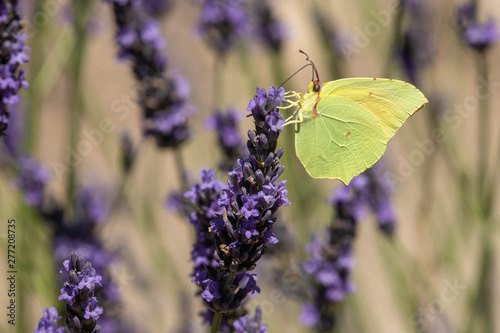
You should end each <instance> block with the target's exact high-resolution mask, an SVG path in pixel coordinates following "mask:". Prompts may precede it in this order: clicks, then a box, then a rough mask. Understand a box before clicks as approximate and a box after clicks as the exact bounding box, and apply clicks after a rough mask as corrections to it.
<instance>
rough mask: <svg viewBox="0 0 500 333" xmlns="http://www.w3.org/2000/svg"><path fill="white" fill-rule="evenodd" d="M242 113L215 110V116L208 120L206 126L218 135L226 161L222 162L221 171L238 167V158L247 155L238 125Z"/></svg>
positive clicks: (234, 110) (229, 110)
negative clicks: (236, 163)
mask: <svg viewBox="0 0 500 333" xmlns="http://www.w3.org/2000/svg"><path fill="white" fill-rule="evenodd" d="M240 118H241V113H240V111H239V110H237V109H234V108H230V109H228V110H227V113H223V112H222V111H220V110H215V112H214V114H213V115H212V116H211V117H210V118H208V119H207V121H206V122H205V126H206V127H207V128H208V129H210V130H213V131H215V132H216V133H217V137H218V141H219V146H220V147H221V148H222V151H223V152H224V159H223V161H222V162H221V165H220V168H221V170H232V169H233V168H234V167H235V166H236V165H235V162H236V160H237V159H238V157H240V156H243V154H245V153H247V151H246V146H245V145H244V143H243V139H242V137H241V134H240V131H239V130H238V123H239V122H240Z"/></svg>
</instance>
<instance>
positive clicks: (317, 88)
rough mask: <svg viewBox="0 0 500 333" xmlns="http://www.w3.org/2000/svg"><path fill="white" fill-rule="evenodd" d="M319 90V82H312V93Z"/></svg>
mask: <svg viewBox="0 0 500 333" xmlns="http://www.w3.org/2000/svg"><path fill="white" fill-rule="evenodd" d="M320 90H321V85H320V84H319V82H318V81H316V82H314V85H313V91H314V92H319V91H320Z"/></svg>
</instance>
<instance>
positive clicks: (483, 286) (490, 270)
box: [466, 228, 495, 332]
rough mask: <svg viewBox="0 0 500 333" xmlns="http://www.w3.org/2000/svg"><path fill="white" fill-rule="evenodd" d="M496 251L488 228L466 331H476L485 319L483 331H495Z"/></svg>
mask: <svg viewBox="0 0 500 333" xmlns="http://www.w3.org/2000/svg"><path fill="white" fill-rule="evenodd" d="M493 256H494V251H493V246H492V244H491V232H489V231H488V230H487V228H484V229H483V233H482V249H481V264H480V265H481V266H480V267H479V282H478V286H477V289H476V290H475V292H474V294H473V300H472V302H471V303H470V310H469V317H468V323H467V326H466V327H467V330H466V332H474V331H475V329H477V323H478V322H481V319H482V320H483V322H482V323H483V325H484V326H483V327H482V329H481V331H482V332H495V318H494V311H493V302H494V299H493V297H492V294H491V292H492V290H493V281H494V279H493V274H494V270H495V268H494V257H493Z"/></svg>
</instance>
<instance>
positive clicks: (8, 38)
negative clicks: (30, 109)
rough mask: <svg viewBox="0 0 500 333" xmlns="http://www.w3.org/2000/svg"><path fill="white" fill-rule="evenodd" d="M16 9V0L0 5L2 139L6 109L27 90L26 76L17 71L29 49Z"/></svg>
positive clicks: (0, 113)
mask: <svg viewBox="0 0 500 333" xmlns="http://www.w3.org/2000/svg"><path fill="white" fill-rule="evenodd" d="M17 6H18V1H17V0H6V1H2V3H1V4H0V136H3V135H5V130H6V129H7V126H8V123H9V116H10V112H9V108H10V107H11V106H12V105H14V104H16V103H18V102H19V101H20V97H19V95H18V91H19V89H21V87H24V88H27V87H28V83H27V82H26V80H25V79H24V76H25V73H26V72H25V71H24V70H22V69H19V68H20V66H21V65H23V64H25V63H27V62H28V55H27V54H26V52H28V51H29V49H28V48H27V47H26V45H25V44H24V41H25V40H26V38H27V37H26V34H25V33H24V32H23V24H22V23H21V17H20V15H19V13H18V11H17Z"/></svg>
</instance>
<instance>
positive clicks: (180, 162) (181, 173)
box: [174, 147, 189, 193]
mask: <svg viewBox="0 0 500 333" xmlns="http://www.w3.org/2000/svg"><path fill="white" fill-rule="evenodd" d="M174 154H175V165H176V168H177V175H178V177H179V181H180V182H181V190H182V193H184V192H186V191H187V190H188V189H189V184H188V180H187V175H186V169H185V166H184V158H183V157H182V152H181V149H180V148H179V147H175V148H174Z"/></svg>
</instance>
